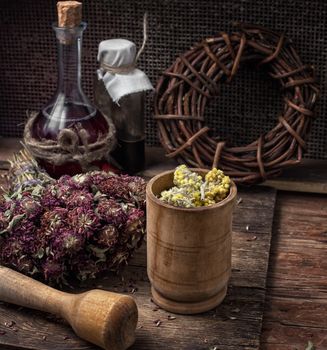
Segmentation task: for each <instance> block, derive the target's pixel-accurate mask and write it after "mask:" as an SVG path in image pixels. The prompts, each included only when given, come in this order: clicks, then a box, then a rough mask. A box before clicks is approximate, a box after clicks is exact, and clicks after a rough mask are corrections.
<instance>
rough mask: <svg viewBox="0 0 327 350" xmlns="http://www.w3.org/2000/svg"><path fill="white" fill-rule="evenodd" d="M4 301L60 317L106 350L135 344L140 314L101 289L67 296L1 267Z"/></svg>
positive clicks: (130, 304) (126, 300) (130, 302)
mask: <svg viewBox="0 0 327 350" xmlns="http://www.w3.org/2000/svg"><path fill="white" fill-rule="evenodd" d="M0 300H1V301H5V302H8V303H12V304H16V305H20V306H24V307H28V308H32V309H36V310H40V311H45V312H49V313H52V314H56V315H59V316H60V317H62V318H64V319H65V320H67V322H68V323H69V324H70V325H71V326H72V328H73V329H74V331H75V333H76V334H77V335H78V336H79V337H81V338H83V339H85V340H87V341H89V342H91V343H94V344H96V345H98V346H100V347H102V348H104V349H110V350H125V349H127V348H128V347H130V346H131V345H132V344H133V343H134V340H135V329H136V325H137V319H138V311H137V306H136V304H135V302H134V300H133V298H131V297H130V296H127V295H123V294H117V293H111V292H107V291H103V290H99V289H94V290H91V291H88V292H85V293H81V294H70V293H64V292H61V291H58V290H56V289H53V288H51V287H48V286H46V285H45V284H43V283H41V282H38V281H35V280H33V279H32V278H30V277H26V276H24V275H22V274H21V273H18V272H16V271H13V270H11V269H9V268H6V267H2V266H0Z"/></svg>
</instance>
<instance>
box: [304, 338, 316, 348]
mask: <svg viewBox="0 0 327 350" xmlns="http://www.w3.org/2000/svg"><path fill="white" fill-rule="evenodd" d="M305 350H316V348H315V346H314V345H313V343H312V341H310V340H309V341H308V345H307V347H306V348H305Z"/></svg>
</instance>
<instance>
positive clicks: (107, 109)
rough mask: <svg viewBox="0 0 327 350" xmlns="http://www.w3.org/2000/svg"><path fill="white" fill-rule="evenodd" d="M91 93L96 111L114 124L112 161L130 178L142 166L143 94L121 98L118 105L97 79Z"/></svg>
mask: <svg viewBox="0 0 327 350" xmlns="http://www.w3.org/2000/svg"><path fill="white" fill-rule="evenodd" d="M94 92H95V103H96V105H97V107H98V108H99V109H100V110H101V111H102V113H104V114H105V115H107V116H109V117H110V118H111V119H112V121H113V123H114V124H115V128H116V137H117V145H116V148H115V150H114V151H113V152H112V153H111V155H112V157H113V158H114V159H115V160H116V162H117V163H118V164H119V165H120V167H121V168H122V169H123V170H124V171H126V172H127V173H129V174H135V173H137V172H139V171H141V170H142V169H143V168H144V166H145V127H144V105H145V93H144V92H143V91H141V92H136V93H133V94H130V95H127V96H124V97H122V98H121V99H120V100H119V104H117V103H116V102H113V100H112V99H111V97H110V96H108V92H107V90H106V88H105V86H104V84H103V82H102V81H101V80H98V78H96V79H95V84H94Z"/></svg>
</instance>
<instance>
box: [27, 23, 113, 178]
mask: <svg viewBox="0 0 327 350" xmlns="http://www.w3.org/2000/svg"><path fill="white" fill-rule="evenodd" d="M85 28H86V23H84V22H82V23H81V24H80V25H78V26H76V27H73V28H66V27H57V26H56V25H54V26H53V29H54V31H55V33H56V37H57V42H58V83H57V91H56V93H55V95H54V96H53V97H52V99H51V100H50V101H49V102H48V103H47V104H46V105H45V107H44V108H43V109H42V110H41V111H40V113H39V114H38V116H37V117H36V119H35V121H34V124H33V130H32V136H33V137H34V138H36V139H38V140H41V141H43V140H45V141H46V140H54V141H58V136H59V135H60V132H61V131H62V130H63V129H70V130H72V131H74V132H75V135H72V134H70V138H68V140H67V142H68V144H67V145H64V146H65V147H64V148H65V149H63V151H62V154H63V155H67V154H68V155H69V161H67V160H65V163H64V164H63V163H60V164H58V162H55V161H54V160H52V159H49V158H47V159H37V161H38V162H39V164H40V165H41V166H42V167H43V168H44V169H45V170H46V171H47V172H48V173H49V175H50V176H52V177H54V178H58V177H60V176H62V175H64V174H67V175H75V174H77V173H81V172H83V171H86V170H91V169H92V168H97V169H99V168H100V169H101V168H102V165H105V164H106V161H105V160H104V159H97V161H95V162H93V163H91V164H88V163H87V160H86V159H83V165H84V168H82V166H81V164H80V163H79V162H78V160H76V158H77V157H76V156H79V155H80V154H79V153H78V152H79V150H78V146H82V145H84V143H83V142H82V141H83V140H82V139H81V134H79V133H78V131H79V130H81V129H85V130H86V131H87V133H84V135H85V134H87V135H88V137H87V140H84V142H87V144H93V143H94V142H96V141H97V140H99V138H102V137H104V136H105V135H106V134H107V132H108V128H109V126H108V122H107V120H106V118H105V117H104V116H103V115H102V114H101V113H100V112H99V111H98V110H97V109H96V108H95V107H93V106H92V104H91V102H89V100H88V99H87V97H86V96H85V94H84V92H83V91H82V87H81V43H82V34H83V31H84V30H85ZM66 135H68V133H66ZM72 144H73V146H71V145H72ZM62 146H63V145H62V143H61V149H62V148H63V147H62ZM61 149H60V151H61ZM108 151H109V150H108ZM90 152H92V150H91V151H90ZM59 155H60V153H59ZM74 156H75V158H74Z"/></svg>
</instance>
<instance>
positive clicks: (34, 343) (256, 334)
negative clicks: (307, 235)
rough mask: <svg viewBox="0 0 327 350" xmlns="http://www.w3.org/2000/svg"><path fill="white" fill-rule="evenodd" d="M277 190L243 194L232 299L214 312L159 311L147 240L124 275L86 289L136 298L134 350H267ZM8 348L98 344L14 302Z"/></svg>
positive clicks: (3, 310) (1, 311)
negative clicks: (263, 342)
mask: <svg viewBox="0 0 327 350" xmlns="http://www.w3.org/2000/svg"><path fill="white" fill-rule="evenodd" d="M275 195H276V193H275V190H273V189H269V188H264V187H255V188H252V189H251V190H249V189H242V190H241V191H240V192H239V198H242V200H241V202H240V203H239V204H238V206H237V208H236V211H235V216H234V222H233V248H232V277H231V280H230V284H229V289H228V292H227V297H226V298H225V300H224V301H223V303H222V304H221V305H220V306H219V307H217V308H216V309H214V310H212V311H209V312H207V313H203V314H199V315H195V316H181V315H174V316H173V314H169V313H167V312H166V311H163V310H161V309H159V310H158V309H157V307H156V306H155V304H154V303H153V302H152V301H151V297H150V284H149V281H148V278H147V274H146V247H145V244H144V245H143V246H142V248H141V249H140V250H139V251H138V252H137V253H136V254H135V257H134V258H133V259H132V261H131V263H130V264H129V266H127V267H126V268H125V270H124V271H123V274H122V276H112V275H108V276H104V277H102V278H101V279H99V280H97V281H95V282H94V283H92V285H88V286H84V289H89V288H100V289H105V290H109V291H113V292H121V293H125V294H128V295H132V296H133V297H134V298H135V301H136V303H137V305H138V309H139V323H138V327H137V330H136V342H135V344H134V345H133V346H132V347H131V349H132V350H153V349H158V350H161V349H162V350H163V349H164V350H166V349H179V350H189V349H192V350H202V349H214V348H215V347H216V349H219V350H246V349H247V350H254V349H259V346H260V345H259V338H260V333H261V325H262V317H263V306H264V300H265V284H266V273H267V267H268V257H269V248H270V239H271V230H272V220H273V211H274V205H275ZM258 208H260V209H259V211H258ZM258 213H259V214H258ZM174 317H176V318H174ZM0 348H1V349H10V350H13V349H30V350H31V349H34V350H46V349H51V350H52V349H55V350H59V349H60V350H68V349H76V350H81V349H85V350H86V349H88V350H91V349H96V347H94V346H93V345H91V344H89V343H86V342H84V341H83V340H81V339H79V338H77V337H76V336H75V335H74V333H73V331H72V330H71V329H70V328H69V327H68V326H67V325H66V324H65V323H64V321H62V320H61V319H57V318H53V317H52V316H49V315H47V314H43V313H39V312H36V311H31V310H29V309H25V308H17V307H15V306H12V305H10V304H2V305H0Z"/></svg>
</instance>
